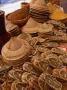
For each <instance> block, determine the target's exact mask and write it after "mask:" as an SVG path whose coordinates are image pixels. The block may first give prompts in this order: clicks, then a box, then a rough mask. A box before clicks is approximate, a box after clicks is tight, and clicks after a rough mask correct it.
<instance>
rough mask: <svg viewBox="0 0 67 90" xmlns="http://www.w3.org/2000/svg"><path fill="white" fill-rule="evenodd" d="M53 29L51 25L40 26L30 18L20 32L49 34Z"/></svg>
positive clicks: (40, 24)
mask: <svg viewBox="0 0 67 90" xmlns="http://www.w3.org/2000/svg"><path fill="white" fill-rule="evenodd" d="M52 29H53V25H51V24H46V23H44V24H42V23H38V22H36V21H35V20H33V19H32V18H30V19H29V20H28V22H27V24H26V25H25V26H24V27H23V28H22V32H26V33H36V32H43V33H46V32H50V31H52Z"/></svg>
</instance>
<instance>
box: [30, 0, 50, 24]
mask: <svg viewBox="0 0 67 90" xmlns="http://www.w3.org/2000/svg"><path fill="white" fill-rule="evenodd" d="M30 15H31V17H32V18H34V19H35V20H36V21H38V22H39V23H43V22H45V21H47V20H48V19H49V15H50V13H49V10H48V7H47V4H46V2H45V0H36V1H35V2H34V3H32V4H31V6H30Z"/></svg>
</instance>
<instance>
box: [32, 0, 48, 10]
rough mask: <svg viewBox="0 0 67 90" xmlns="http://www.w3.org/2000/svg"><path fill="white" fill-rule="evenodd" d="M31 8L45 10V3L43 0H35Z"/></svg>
mask: <svg viewBox="0 0 67 90" xmlns="http://www.w3.org/2000/svg"><path fill="white" fill-rule="evenodd" d="M31 8H34V9H37V10H47V5H46V3H45V0H36V1H35V2H34V3H33V4H32V5H31Z"/></svg>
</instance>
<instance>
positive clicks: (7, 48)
mask: <svg viewBox="0 0 67 90" xmlns="http://www.w3.org/2000/svg"><path fill="white" fill-rule="evenodd" d="M30 49H31V47H30V45H29V44H28V42H27V41H25V40H23V39H19V38H16V37H14V38H11V40H10V41H9V42H7V43H6V44H5V45H4V47H3V48H2V57H3V60H4V62H6V63H8V64H11V65H18V64H23V63H24V62H25V61H26V60H27V58H26V57H28V55H29V52H30Z"/></svg>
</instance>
